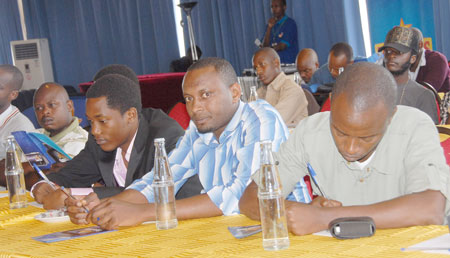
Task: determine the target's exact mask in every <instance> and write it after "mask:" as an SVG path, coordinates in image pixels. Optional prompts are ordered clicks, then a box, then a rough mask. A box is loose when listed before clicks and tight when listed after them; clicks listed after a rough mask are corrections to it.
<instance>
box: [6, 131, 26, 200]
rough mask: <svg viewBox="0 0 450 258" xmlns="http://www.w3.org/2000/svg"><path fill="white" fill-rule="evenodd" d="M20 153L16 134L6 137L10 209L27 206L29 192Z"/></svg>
mask: <svg viewBox="0 0 450 258" xmlns="http://www.w3.org/2000/svg"><path fill="white" fill-rule="evenodd" d="M19 153H21V151H19V147H18V146H17V143H16V141H15V140H14V136H12V135H11V136H8V138H7V139H6V161H5V176H6V184H7V187H8V195H9V208H10V209H18V208H23V207H27V194H26V193H27V192H26V188H25V179H24V175H23V167H22V163H21V162H20V159H19V157H20V156H21V155H19Z"/></svg>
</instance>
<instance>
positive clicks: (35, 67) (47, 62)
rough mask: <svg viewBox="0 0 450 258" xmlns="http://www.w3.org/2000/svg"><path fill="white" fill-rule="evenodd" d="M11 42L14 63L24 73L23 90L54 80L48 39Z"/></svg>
mask: <svg viewBox="0 0 450 258" xmlns="http://www.w3.org/2000/svg"><path fill="white" fill-rule="evenodd" d="M10 44H11V53H12V56H13V63H14V65H15V66H16V67H17V68H19V70H20V71H21V72H22V74H23V78H24V80H23V86H22V90H29V89H36V88H38V87H39V86H40V85H41V84H42V83H44V82H50V81H51V82H52V81H53V80H54V79H53V68H52V60H51V58H50V50H49V48H48V40H47V39H30V40H18V41H11V43H10Z"/></svg>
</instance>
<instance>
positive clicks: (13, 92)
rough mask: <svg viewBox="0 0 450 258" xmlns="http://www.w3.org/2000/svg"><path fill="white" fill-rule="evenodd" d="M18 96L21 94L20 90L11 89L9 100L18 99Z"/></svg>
mask: <svg viewBox="0 0 450 258" xmlns="http://www.w3.org/2000/svg"><path fill="white" fill-rule="evenodd" d="M18 96H19V91H18V90H13V91H11V93H9V102H11V101H13V100H15V99H17V97H18Z"/></svg>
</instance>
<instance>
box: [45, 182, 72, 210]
mask: <svg viewBox="0 0 450 258" xmlns="http://www.w3.org/2000/svg"><path fill="white" fill-rule="evenodd" d="M42 184H46V183H42ZM66 198H67V195H66V194H65V193H63V191H62V190H61V189H60V188H59V189H57V190H53V189H52V192H50V193H48V194H47V195H45V196H44V197H43V198H42V204H43V205H44V209H46V210H57V209H59V208H62V207H64V201H65V200H66Z"/></svg>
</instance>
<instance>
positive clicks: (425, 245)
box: [402, 234, 450, 255]
mask: <svg viewBox="0 0 450 258" xmlns="http://www.w3.org/2000/svg"><path fill="white" fill-rule="evenodd" d="M426 249H428V250H426ZM431 249H435V250H431ZM402 250H403V251H421V252H425V253H434V254H447V255H450V251H449V250H450V234H445V235H442V236H439V237H435V238H432V239H430V240H427V241H423V242H421V243H418V244H415V245H412V246H410V247H407V248H404V249H402Z"/></svg>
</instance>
